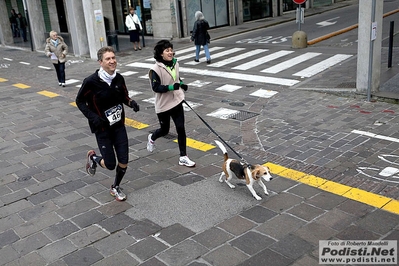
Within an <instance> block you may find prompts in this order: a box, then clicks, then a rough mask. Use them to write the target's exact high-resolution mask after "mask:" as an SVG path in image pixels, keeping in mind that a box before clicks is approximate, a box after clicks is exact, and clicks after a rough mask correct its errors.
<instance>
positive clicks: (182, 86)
mask: <svg viewBox="0 0 399 266" xmlns="http://www.w3.org/2000/svg"><path fill="white" fill-rule="evenodd" d="M180 88H182V89H183V90H184V91H187V89H188V86H187V85H186V84H183V83H182V84H180Z"/></svg>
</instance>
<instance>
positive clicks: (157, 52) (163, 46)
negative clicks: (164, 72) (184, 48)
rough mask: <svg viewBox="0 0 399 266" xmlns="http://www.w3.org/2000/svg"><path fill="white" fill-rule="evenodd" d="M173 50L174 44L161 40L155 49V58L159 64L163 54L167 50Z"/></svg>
mask: <svg viewBox="0 0 399 266" xmlns="http://www.w3.org/2000/svg"><path fill="white" fill-rule="evenodd" d="M168 48H172V49H173V44H172V43H171V42H170V41H168V40H160V41H159V42H157V44H156V45H155V47H154V58H155V60H157V61H158V62H160V61H161V60H162V53H163V51H164V50H165V49H168Z"/></svg>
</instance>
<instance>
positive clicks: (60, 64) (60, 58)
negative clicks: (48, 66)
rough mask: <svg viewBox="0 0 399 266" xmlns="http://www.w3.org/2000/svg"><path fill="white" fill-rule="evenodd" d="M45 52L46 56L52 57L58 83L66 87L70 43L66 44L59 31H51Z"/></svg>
mask: <svg viewBox="0 0 399 266" xmlns="http://www.w3.org/2000/svg"><path fill="white" fill-rule="evenodd" d="M44 52H45V53H46V56H48V57H50V58H51V62H52V63H53V65H54V68H55V71H56V72H57V78H58V85H59V86H62V87H65V61H66V55H67V54H68V45H66V44H65V42H64V39H63V38H62V37H61V36H58V34H57V32H55V31H50V37H49V38H47V40H46V47H45V48H44Z"/></svg>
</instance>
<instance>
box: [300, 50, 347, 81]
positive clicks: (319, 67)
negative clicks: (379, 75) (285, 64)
mask: <svg viewBox="0 0 399 266" xmlns="http://www.w3.org/2000/svg"><path fill="white" fill-rule="evenodd" d="M351 56H352V55H347V54H337V55H334V56H332V57H330V58H328V59H326V60H323V61H321V62H319V63H317V64H314V65H312V66H310V67H308V68H305V69H304V70H302V71H299V72H297V73H295V74H293V75H294V76H298V77H306V78H309V77H311V76H313V75H316V74H318V73H320V72H322V71H324V70H326V69H327V68H329V67H332V66H334V65H336V64H338V63H339V62H342V61H343V60H345V59H348V58H349V57H351Z"/></svg>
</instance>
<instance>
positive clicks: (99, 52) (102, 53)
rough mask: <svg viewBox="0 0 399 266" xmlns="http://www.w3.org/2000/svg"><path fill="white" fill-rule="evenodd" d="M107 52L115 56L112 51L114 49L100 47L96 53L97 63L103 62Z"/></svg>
mask: <svg viewBox="0 0 399 266" xmlns="http://www.w3.org/2000/svg"><path fill="white" fill-rule="evenodd" d="M107 52H112V53H114V54H115V50H114V48H113V47H112V46H104V47H101V48H100V50H98V52H97V60H98V61H101V60H103V55H104V54H105V53H107Z"/></svg>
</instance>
